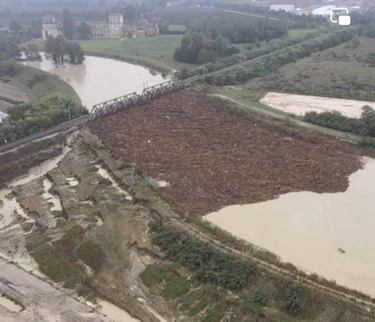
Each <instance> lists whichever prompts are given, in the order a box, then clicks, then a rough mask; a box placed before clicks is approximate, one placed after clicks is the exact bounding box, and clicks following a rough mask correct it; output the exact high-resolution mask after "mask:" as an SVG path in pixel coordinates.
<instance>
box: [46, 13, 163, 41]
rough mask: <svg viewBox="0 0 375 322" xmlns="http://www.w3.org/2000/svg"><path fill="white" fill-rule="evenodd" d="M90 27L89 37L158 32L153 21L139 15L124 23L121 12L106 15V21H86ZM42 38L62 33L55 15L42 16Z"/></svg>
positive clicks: (137, 35)
mask: <svg viewBox="0 0 375 322" xmlns="http://www.w3.org/2000/svg"><path fill="white" fill-rule="evenodd" d="M86 23H87V24H88V25H89V26H90V29H91V38H94V39H99V38H124V37H152V36H155V35H157V34H159V28H158V26H157V24H155V23H149V22H148V21H147V20H146V19H144V18H143V16H142V17H141V19H139V20H138V21H137V22H135V23H134V24H131V25H129V24H124V18H123V15H122V14H119V13H115V14H111V15H110V16H109V17H108V21H87V22H86ZM42 25H43V32H42V35H43V39H47V37H48V36H49V35H52V36H54V37H56V36H57V35H59V34H61V33H62V24H61V23H60V22H57V21H56V18H55V16H52V15H46V16H44V17H43V18H42Z"/></svg>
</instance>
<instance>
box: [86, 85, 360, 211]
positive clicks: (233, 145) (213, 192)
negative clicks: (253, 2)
mask: <svg viewBox="0 0 375 322" xmlns="http://www.w3.org/2000/svg"><path fill="white" fill-rule="evenodd" d="M222 104H223V103H221V102H220V103H219V102H218V101H217V100H214V99H212V98H209V97H206V96H204V95H202V94H199V93H197V92H194V91H192V90H183V91H179V92H176V93H172V94H170V95H168V96H165V97H161V98H159V99H155V100H153V101H151V102H149V103H147V104H145V105H142V106H137V107H134V108H130V109H128V110H126V111H123V112H121V113H118V114H115V115H111V116H109V117H106V118H104V119H101V120H98V121H94V122H92V123H90V124H89V127H90V129H91V131H92V132H94V133H95V134H97V135H98V136H99V137H100V138H101V139H102V140H103V142H104V144H105V146H106V148H108V149H109V150H110V151H111V153H112V154H113V155H114V156H115V157H116V158H118V159H119V160H121V161H122V162H123V163H124V164H125V165H126V166H129V167H135V168H136V169H139V170H141V171H142V172H143V173H144V174H145V175H147V176H151V177H153V178H156V179H158V180H165V181H166V182H168V183H169V185H168V186H167V187H164V188H160V192H159V193H160V194H161V195H162V196H163V197H164V198H165V199H166V200H167V201H168V202H170V203H171V204H173V205H175V206H177V207H178V209H179V210H180V212H182V213H185V212H189V213H191V214H200V215H204V214H207V213H209V212H212V211H215V210H218V209H221V208H222V207H224V206H228V205H232V204H244V203H253V202H259V201H265V200H269V199H274V198H276V197H277V196H278V195H280V194H283V193H286V192H291V191H301V190H308V191H315V192H337V191H344V190H345V189H346V188H347V187H348V179H347V177H348V176H349V175H350V174H351V173H353V172H354V171H356V170H358V169H359V168H360V166H361V164H360V160H359V158H357V156H356V154H357V153H358V151H357V150H356V149H354V148H353V147H352V146H350V145H348V144H346V143H343V142H340V141H338V140H336V139H333V138H329V137H327V136H323V135H320V134H307V133H299V132H296V131H293V130H289V129H283V128H280V127H277V126H275V125H273V124H272V123H269V122H266V121H264V120H261V119H257V118H253V117H250V116H249V115H248V114H244V113H243V112H241V111H238V110H234V109H228V108H226V107H223V106H222Z"/></svg>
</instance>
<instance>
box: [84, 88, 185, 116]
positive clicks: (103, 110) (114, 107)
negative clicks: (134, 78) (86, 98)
mask: <svg viewBox="0 0 375 322" xmlns="http://www.w3.org/2000/svg"><path fill="white" fill-rule="evenodd" d="M185 86H186V85H185V83H184V82H183V81H176V82H173V81H167V82H164V83H161V84H157V85H154V86H151V87H146V88H145V89H144V90H143V92H142V94H137V93H136V92H133V93H130V94H127V95H124V96H120V97H117V98H114V99H111V100H109V101H105V102H103V103H99V104H96V105H94V106H93V107H92V110H91V112H90V114H91V116H90V118H91V119H97V118H100V117H104V116H107V115H110V114H114V113H117V112H119V111H121V110H124V109H126V108H128V107H131V106H135V105H139V104H142V103H144V102H146V101H149V100H151V99H154V98H157V97H160V96H163V95H165V94H168V93H172V92H175V91H178V90H180V89H182V88H184V87H185Z"/></svg>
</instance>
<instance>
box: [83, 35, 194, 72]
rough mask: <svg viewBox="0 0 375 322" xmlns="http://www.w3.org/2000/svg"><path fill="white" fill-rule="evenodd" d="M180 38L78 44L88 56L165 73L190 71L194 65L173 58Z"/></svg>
mask: <svg viewBox="0 0 375 322" xmlns="http://www.w3.org/2000/svg"><path fill="white" fill-rule="evenodd" d="M182 37H183V35H159V36H157V37H146V38H131V39H124V40H118V39H91V40H84V41H80V44H81V46H82V48H83V50H84V51H85V52H86V53H87V54H88V55H90V54H93V55H99V56H108V57H112V58H118V59H123V60H128V61H131V62H139V63H142V64H144V65H149V66H150V67H156V68H158V69H162V70H166V71H171V70H179V69H183V68H186V69H192V68H194V67H195V66H194V65H190V64H185V63H180V62H178V61H176V60H175V59H174V58H173V54H174V51H175V49H176V48H177V47H179V46H180V43H181V39H182Z"/></svg>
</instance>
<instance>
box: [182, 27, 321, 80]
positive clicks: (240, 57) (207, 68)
mask: <svg viewBox="0 0 375 322" xmlns="http://www.w3.org/2000/svg"><path fill="white" fill-rule="evenodd" d="M322 33H323V31H317V32H312V33H309V34H306V35H303V36H302V35H301V36H299V37H296V38H292V39H285V40H283V39H281V40H280V41H279V42H278V43H277V44H272V45H269V46H267V47H264V48H259V47H260V44H259V43H258V42H256V43H255V44H254V47H256V48H255V49H254V48H253V47H252V46H251V45H250V46H251V48H249V47H248V51H246V52H241V53H239V54H235V55H232V56H230V57H224V58H221V59H216V61H214V62H211V63H208V64H205V65H204V66H202V67H199V68H196V69H194V70H191V71H187V70H183V71H181V72H180V74H179V78H180V79H184V78H187V77H192V76H195V75H199V74H202V73H203V72H206V73H207V72H213V71H216V70H219V69H222V68H225V67H228V66H231V65H235V64H238V63H241V62H244V61H247V60H251V59H254V58H256V57H260V56H263V55H266V54H269V53H272V52H275V51H278V50H281V49H283V48H286V47H289V46H292V45H297V44H299V43H302V42H304V41H307V40H309V39H313V38H316V37H318V36H319V35H321V34H322Z"/></svg>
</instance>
